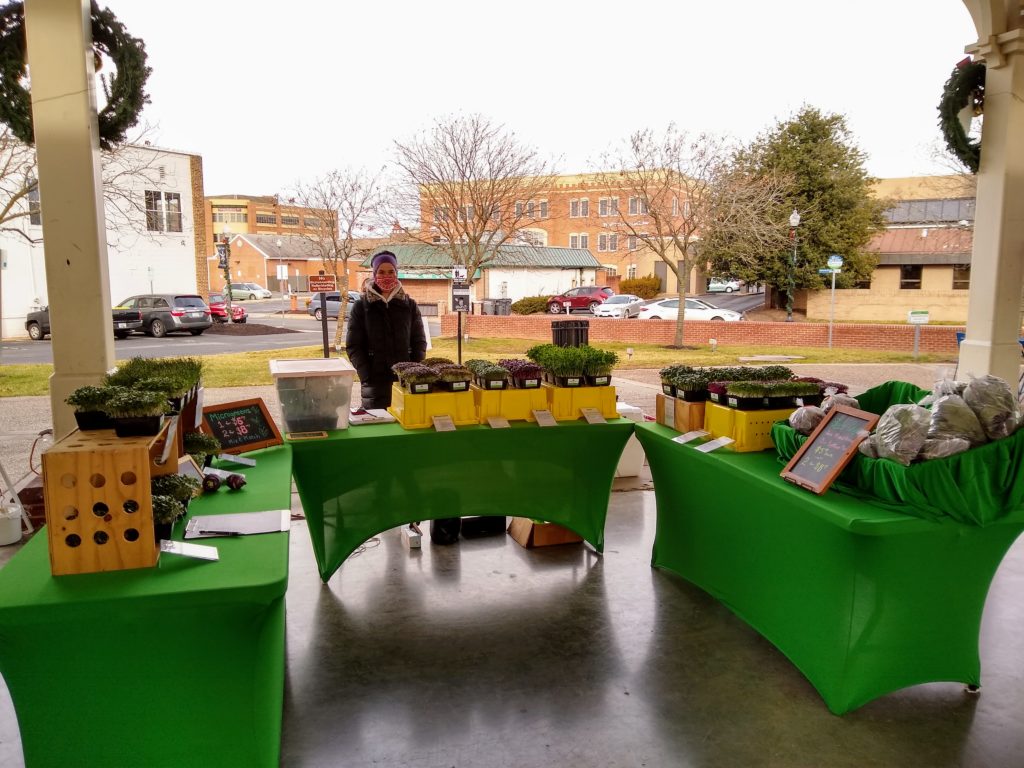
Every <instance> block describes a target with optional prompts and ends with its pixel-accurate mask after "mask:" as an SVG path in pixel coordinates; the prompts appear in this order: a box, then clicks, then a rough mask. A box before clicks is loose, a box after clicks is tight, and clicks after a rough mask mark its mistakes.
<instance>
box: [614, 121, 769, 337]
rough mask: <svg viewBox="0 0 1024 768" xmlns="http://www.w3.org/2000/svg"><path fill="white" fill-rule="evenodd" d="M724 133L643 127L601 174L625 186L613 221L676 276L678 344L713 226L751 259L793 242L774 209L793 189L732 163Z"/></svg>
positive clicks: (616, 230)
mask: <svg viewBox="0 0 1024 768" xmlns="http://www.w3.org/2000/svg"><path fill="white" fill-rule="evenodd" d="M729 157H730V153H729V150H728V147H727V146H726V144H725V142H724V141H723V140H721V139H719V138H716V137H713V136H709V135H706V134H700V135H698V136H695V137H690V136H688V135H687V134H686V133H685V132H682V131H680V130H678V129H677V128H676V127H675V126H674V125H670V126H669V127H668V129H667V130H666V131H665V133H664V134H663V135H656V134H655V133H654V131H652V130H650V129H646V130H642V131H637V132H636V133H634V134H633V135H632V136H630V137H629V139H628V141H627V142H625V145H624V147H623V148H622V149H621V150H619V151H618V152H616V153H609V154H607V155H606V156H605V160H604V163H603V164H604V166H605V168H606V169H607V170H606V171H604V172H602V174H601V181H602V183H603V184H606V185H607V186H608V187H610V188H617V189H620V190H622V191H623V192H625V194H626V195H627V196H628V200H627V202H626V204H625V205H620V206H619V207H618V209H617V210H616V209H613V210H612V214H613V216H612V218H611V219H610V220H609V223H608V224H606V225H605V226H606V228H608V229H609V230H611V231H612V232H614V233H616V234H618V235H620V236H623V237H626V238H636V244H637V245H638V246H639V247H640V248H645V249H648V250H650V251H651V252H653V253H654V254H655V255H657V256H658V258H660V259H661V260H662V261H663V262H665V264H666V266H667V267H668V269H669V270H670V271H671V272H672V273H673V274H674V275H675V276H676V280H677V285H678V295H679V314H678V319H677V321H676V332H675V339H674V342H673V344H674V346H676V347H682V346H683V338H684V335H683V333H684V328H685V306H686V293H687V290H688V287H689V283H690V273H691V272H692V271H693V269H694V267H695V266H697V265H698V264H703V263H706V261H707V254H705V253H702V248H701V244H702V242H703V240H704V239H706V238H707V237H708V236H709V235H710V234H711V233H712V232H717V233H719V234H720V235H726V234H727V235H728V236H729V237H730V239H731V240H732V241H733V242H734V243H737V244H742V245H743V248H744V251H746V252H748V253H749V255H750V258H756V257H757V254H758V253H762V252H763V251H764V249H768V248H773V247H774V248H778V247H779V245H780V244H782V245H784V244H785V232H786V230H785V228H784V226H782V227H780V226H779V224H778V223H777V222H773V221H772V220H771V219H770V217H769V213H770V212H771V210H772V208H773V206H776V205H777V203H778V200H779V199H780V196H781V194H782V192H783V190H784V189H785V184H784V183H783V182H782V181H780V180H770V181H765V180H763V179H762V180H756V181H755V180H752V179H750V178H748V177H746V176H745V175H743V174H742V173H740V172H738V171H737V170H735V169H734V168H733V167H732V166H731V165H730V163H729Z"/></svg>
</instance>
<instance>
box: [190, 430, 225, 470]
mask: <svg viewBox="0 0 1024 768" xmlns="http://www.w3.org/2000/svg"><path fill="white" fill-rule="evenodd" d="M182 442H183V443H184V447H185V453H187V454H189V455H190V456H191V457H192V458H193V459H195V460H196V464H198V465H199V466H201V467H202V466H208V465H209V463H210V461H211V460H212V459H213V457H214V456H216V455H217V454H219V453H220V452H221V448H222V446H221V444H220V440H218V439H217V438H216V437H214V436H213V435H208V434H206V433H205V432H186V433H185V435H184V436H183V437H182Z"/></svg>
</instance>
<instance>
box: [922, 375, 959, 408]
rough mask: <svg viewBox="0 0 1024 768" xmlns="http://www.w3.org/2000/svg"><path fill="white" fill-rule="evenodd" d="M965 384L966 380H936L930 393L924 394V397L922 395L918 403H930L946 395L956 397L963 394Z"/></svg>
mask: <svg viewBox="0 0 1024 768" xmlns="http://www.w3.org/2000/svg"><path fill="white" fill-rule="evenodd" d="M966 386H967V382H965V381H954V380H953V379H939V380H938V381H936V382H935V386H934V387H932V393H931V394H930V395H925V396H924V397H922V398H921V401H920V402H919V403H918V405H931V404H932V403H934V402H935V401H936V400H938V399H939V398H940V397H945V396H946V395H957V396H958V397H960V396H962V395H963V393H964V388H965V387H966Z"/></svg>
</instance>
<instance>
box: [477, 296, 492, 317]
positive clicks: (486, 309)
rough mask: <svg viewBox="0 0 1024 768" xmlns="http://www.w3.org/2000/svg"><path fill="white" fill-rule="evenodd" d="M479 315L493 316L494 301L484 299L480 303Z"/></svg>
mask: <svg viewBox="0 0 1024 768" xmlns="http://www.w3.org/2000/svg"><path fill="white" fill-rule="evenodd" d="M480 314H481V315H493V314H494V301H493V300H491V299H484V300H483V301H481V302H480Z"/></svg>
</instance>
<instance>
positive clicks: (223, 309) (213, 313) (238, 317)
mask: <svg viewBox="0 0 1024 768" xmlns="http://www.w3.org/2000/svg"><path fill="white" fill-rule="evenodd" d="M209 298H210V300H209V301H208V302H207V304H209V306H210V318H211V319H212V320H213V322H215V323H226V322H227V321H228V308H227V305H226V304H225V303H224V294H223V293H211V294H210V296H209ZM248 319H249V313H248V312H246V311H245V307H242V306H239V305H238V304H234V303H233V304H232V305H231V322H233V323H244V322H245V321H246V320H248Z"/></svg>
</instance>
